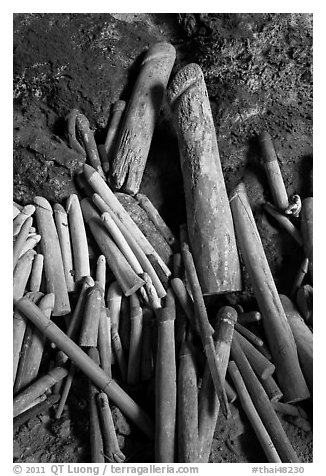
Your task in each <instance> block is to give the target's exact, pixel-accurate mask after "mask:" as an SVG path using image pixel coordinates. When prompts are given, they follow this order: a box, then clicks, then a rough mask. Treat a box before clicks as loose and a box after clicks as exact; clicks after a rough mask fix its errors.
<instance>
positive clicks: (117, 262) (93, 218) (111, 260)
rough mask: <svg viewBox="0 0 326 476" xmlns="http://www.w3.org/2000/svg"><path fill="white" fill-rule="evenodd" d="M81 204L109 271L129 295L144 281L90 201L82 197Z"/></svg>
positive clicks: (126, 294)
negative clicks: (111, 235)
mask: <svg viewBox="0 0 326 476" xmlns="http://www.w3.org/2000/svg"><path fill="white" fill-rule="evenodd" d="M81 206H82V211H83V216H84V219H85V221H86V223H87V224H88V226H89V228H90V230H91V232H92V235H93V237H94V239H95V240H96V242H97V244H98V246H99V248H100V250H101V252H102V253H103V254H104V256H105V258H106V261H107V263H108V265H109V267H110V269H111V271H112V272H113V274H114V276H115V278H116V279H117V281H118V282H119V285H120V286H121V289H122V291H123V293H124V294H125V296H130V295H131V294H133V293H135V292H136V291H137V290H138V289H139V288H140V287H141V286H143V285H144V281H143V280H142V279H141V278H140V277H139V276H138V275H137V274H136V273H135V272H134V270H133V269H132V268H131V266H130V264H129V263H128V261H127V260H126V258H125V257H124V256H123V254H122V253H121V251H120V250H119V248H118V247H117V245H116V244H115V243H114V241H113V240H112V238H111V237H110V235H109V234H108V232H107V230H106V228H105V226H104V224H103V222H102V220H101V219H100V217H99V215H98V213H97V211H96V210H95V208H94V207H93V205H92V203H91V202H90V201H89V200H87V199H83V200H82V201H81Z"/></svg>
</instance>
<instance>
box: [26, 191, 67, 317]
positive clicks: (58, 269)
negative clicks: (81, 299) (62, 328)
mask: <svg viewBox="0 0 326 476" xmlns="http://www.w3.org/2000/svg"><path fill="white" fill-rule="evenodd" d="M34 203H35V206H36V211H35V216H36V223H37V229H38V232H39V233H40V235H41V236H42V240H41V241H40V245H41V251H42V254H43V256H44V272H45V280H46V291H47V293H54V294H55V303H54V309H53V315H54V316H62V315H65V314H68V313H69V312H70V302H69V296H68V290H67V284H66V278H65V273H64V267H63V262H62V255H61V249H60V242H59V237H58V233H57V230H56V227H55V224H54V219H53V211H52V207H51V205H50V204H49V202H48V201H47V200H46V199H45V198H43V197H35V198H34Z"/></svg>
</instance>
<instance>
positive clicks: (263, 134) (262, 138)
mask: <svg viewBox="0 0 326 476" xmlns="http://www.w3.org/2000/svg"><path fill="white" fill-rule="evenodd" d="M258 140H259V142H260V143H263V142H271V141H272V138H271V136H270V134H269V132H267V131H263V132H261V133H260V134H259V136H258Z"/></svg>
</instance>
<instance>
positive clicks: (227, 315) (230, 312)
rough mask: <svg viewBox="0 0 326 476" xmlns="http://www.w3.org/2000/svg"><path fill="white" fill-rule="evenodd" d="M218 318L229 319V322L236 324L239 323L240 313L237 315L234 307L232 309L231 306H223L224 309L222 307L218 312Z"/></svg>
mask: <svg viewBox="0 0 326 476" xmlns="http://www.w3.org/2000/svg"><path fill="white" fill-rule="evenodd" d="M217 316H218V317H219V318H223V319H228V320H230V321H231V322H232V323H236V322H237V318H238V313H237V311H236V310H235V309H234V307H231V306H223V307H221V309H220V310H219V311H218V313H217Z"/></svg>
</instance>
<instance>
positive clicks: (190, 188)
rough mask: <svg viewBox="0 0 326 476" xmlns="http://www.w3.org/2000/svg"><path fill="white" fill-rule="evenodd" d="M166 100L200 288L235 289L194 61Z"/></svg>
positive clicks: (233, 258) (212, 140)
mask: <svg viewBox="0 0 326 476" xmlns="http://www.w3.org/2000/svg"><path fill="white" fill-rule="evenodd" d="M168 99H169V102H170V104H171V108H172V111H173V115H174V121H175V123H176V129H177V133H178V142H179V150H180V156H181V168H182V175H183V185H184V189H185V196H186V208H187V225H188V232H189V242H190V248H191V251H192V253H193V257H194V261H195V264H196V269H197V273H198V278H199V282H200V285H201V289H202V292H203V294H204V295H210V294H220V293H226V292H234V291H239V290H241V271H240V264H239V257H238V252H237V246H236V241H235V235H234V227H233V222H232V215H231V211H230V205H229V201H228V196H227V192H226V187H225V183H224V178H223V173H222V167H221V162H220V157H219V152H218V146H217V141H216V132H215V127H214V122H213V118H212V112H211V108H210V103H209V99H208V93H207V89H206V85H205V81H204V75H203V72H202V70H201V68H200V67H199V66H198V65H197V64H188V65H186V66H185V67H183V68H181V69H180V70H179V71H178V72H177V74H176V75H175V77H174V78H173V80H172V81H171V83H170V86H169V89H168ZM207 217H209V220H208V219H207Z"/></svg>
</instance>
